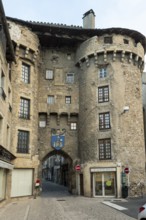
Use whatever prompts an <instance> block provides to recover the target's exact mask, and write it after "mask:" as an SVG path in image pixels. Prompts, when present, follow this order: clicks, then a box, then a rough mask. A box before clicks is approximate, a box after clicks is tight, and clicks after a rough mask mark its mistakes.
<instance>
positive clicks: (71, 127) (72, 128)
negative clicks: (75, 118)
mask: <svg viewBox="0 0 146 220" xmlns="http://www.w3.org/2000/svg"><path fill="white" fill-rule="evenodd" d="M70 129H71V130H72V131H75V130H77V123H76V122H71V123H70Z"/></svg>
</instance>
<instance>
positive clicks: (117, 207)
mask: <svg viewBox="0 0 146 220" xmlns="http://www.w3.org/2000/svg"><path fill="white" fill-rule="evenodd" d="M102 203H103V204H105V205H108V206H110V207H112V208H114V209H117V210H119V211H122V210H127V208H125V207H122V206H119V205H116V204H114V203H111V202H107V201H105V202H102Z"/></svg>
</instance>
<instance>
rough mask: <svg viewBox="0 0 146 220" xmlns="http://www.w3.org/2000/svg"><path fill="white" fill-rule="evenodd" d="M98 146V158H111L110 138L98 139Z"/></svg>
mask: <svg viewBox="0 0 146 220" xmlns="http://www.w3.org/2000/svg"><path fill="white" fill-rule="evenodd" d="M98 146H99V159H100V160H110V159H111V139H101V140H98Z"/></svg>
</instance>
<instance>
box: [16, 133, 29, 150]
mask: <svg viewBox="0 0 146 220" xmlns="http://www.w3.org/2000/svg"><path fill="white" fill-rule="evenodd" d="M17 153H29V131H23V130H18V144H17Z"/></svg>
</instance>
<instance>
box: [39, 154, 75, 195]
mask: <svg viewBox="0 0 146 220" xmlns="http://www.w3.org/2000/svg"><path fill="white" fill-rule="evenodd" d="M39 174H40V175H39V176H40V177H41V178H43V179H45V180H48V181H53V182H55V183H57V184H61V185H64V186H66V187H67V188H68V191H70V192H74V191H75V189H76V182H75V171H74V168H73V160H72V158H71V157H70V156H69V155H68V154H67V153H66V152H64V151H63V150H52V151H50V152H48V153H47V154H46V155H45V156H44V157H43V158H42V159H41V160H40V168H39Z"/></svg>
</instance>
